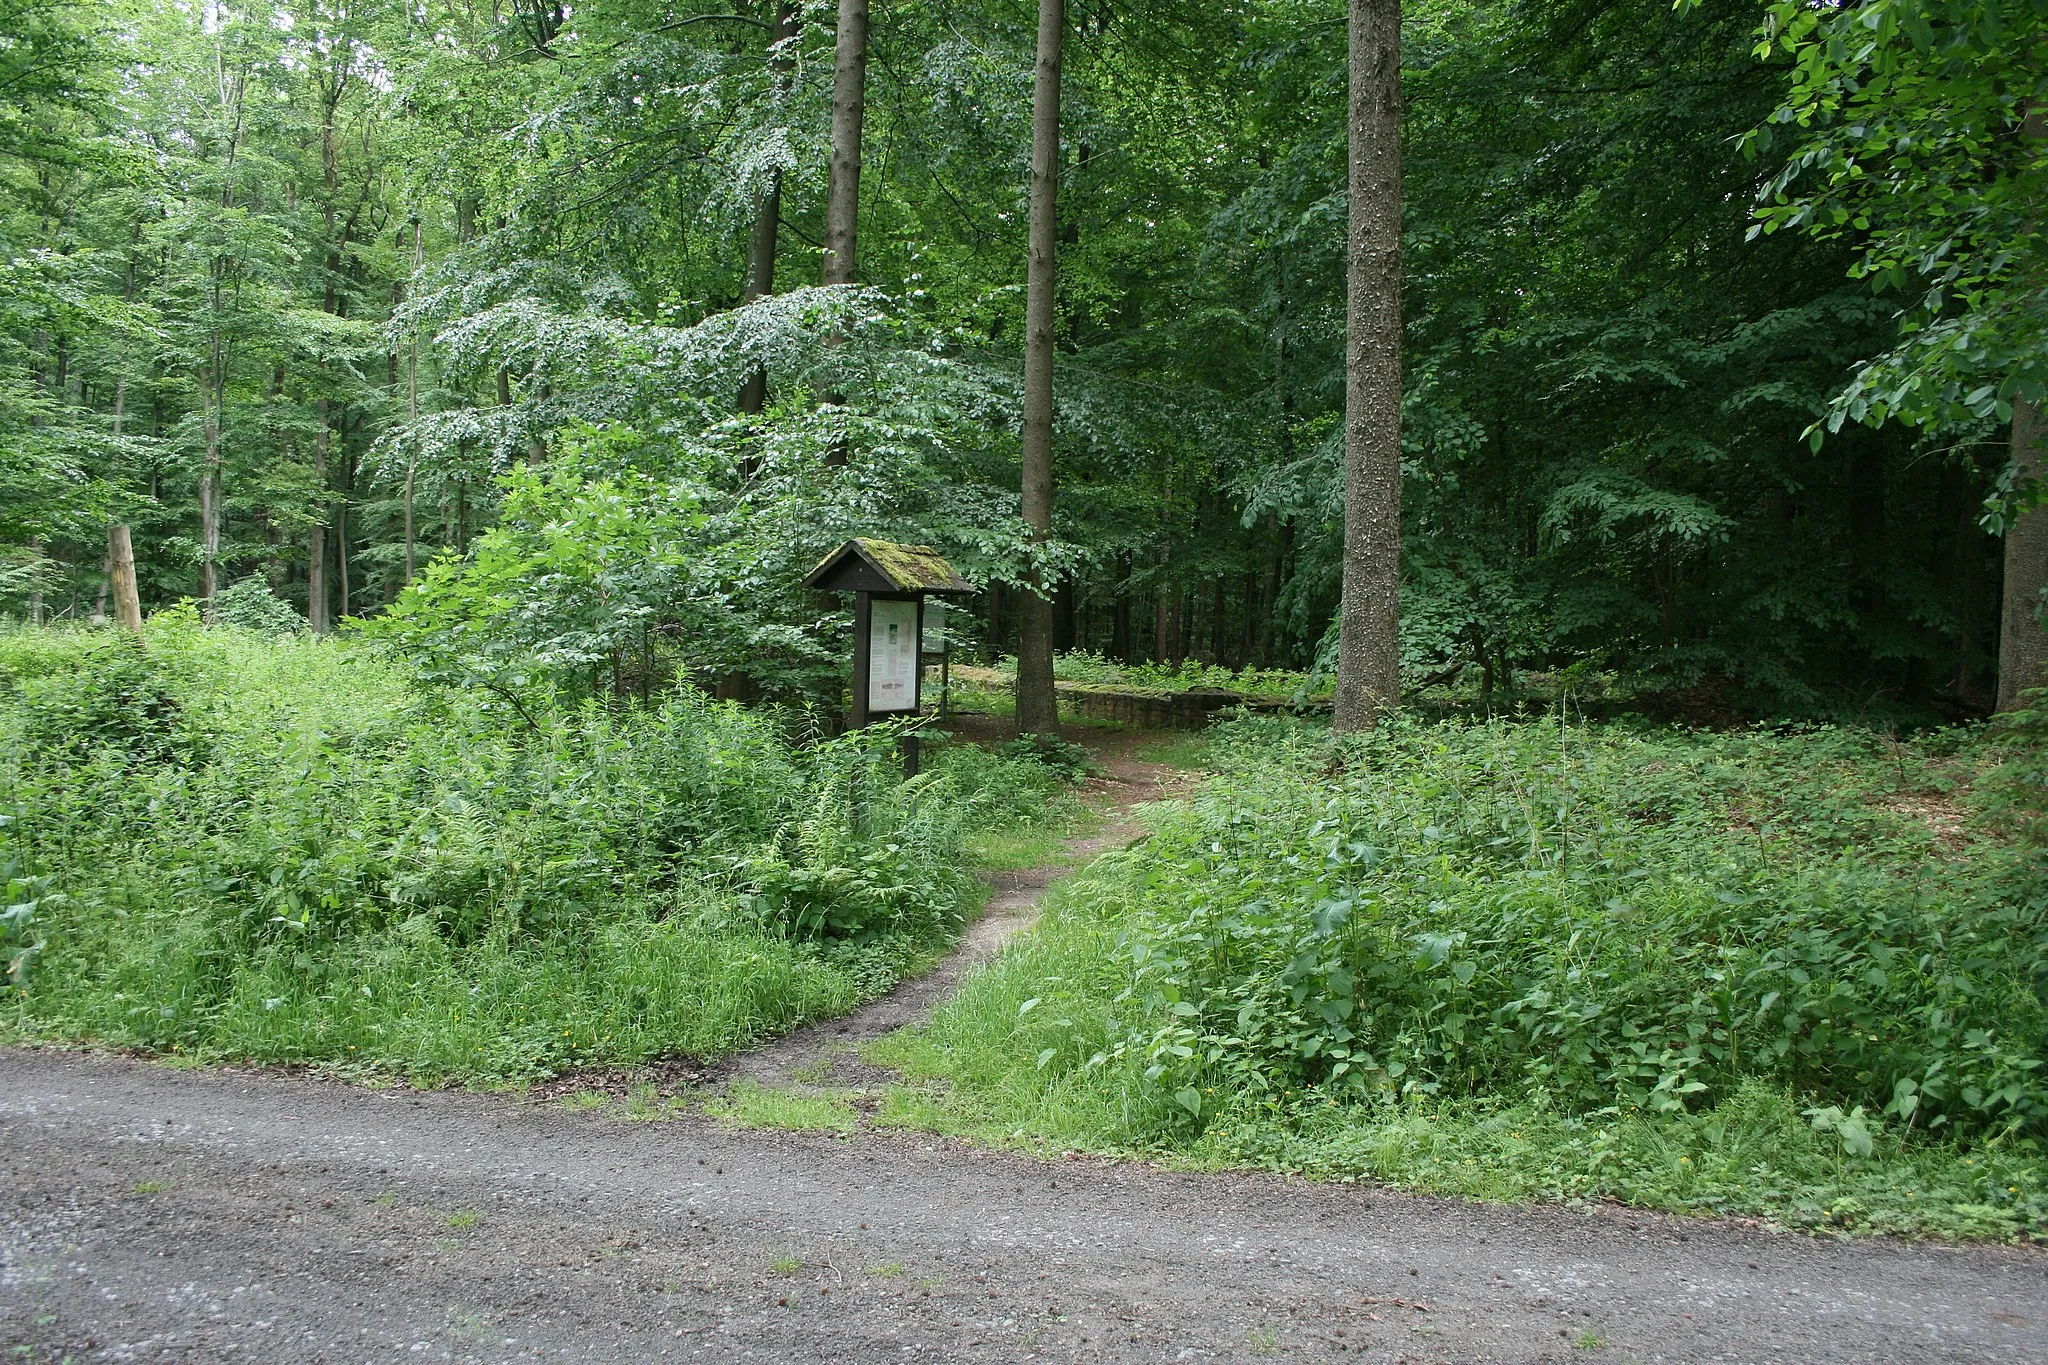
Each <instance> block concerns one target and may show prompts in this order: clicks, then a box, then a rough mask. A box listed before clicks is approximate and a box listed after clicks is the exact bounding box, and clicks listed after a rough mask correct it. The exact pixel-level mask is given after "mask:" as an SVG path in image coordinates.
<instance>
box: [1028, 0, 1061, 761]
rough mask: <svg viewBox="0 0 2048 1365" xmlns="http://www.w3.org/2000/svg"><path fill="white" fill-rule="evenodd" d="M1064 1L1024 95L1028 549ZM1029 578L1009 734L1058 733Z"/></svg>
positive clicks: (1041, 4) (1039, 442)
mask: <svg viewBox="0 0 2048 1365" xmlns="http://www.w3.org/2000/svg"><path fill="white" fill-rule="evenodd" d="M1066 8H1067V7H1066V0H1038V63H1037V67H1038V69H1037V73H1036V76H1035V78H1034V80H1033V82H1032V91H1031V231H1030V247H1031V254H1030V260H1029V264H1028V266H1027V269H1026V275H1025V285H1024V414H1023V417H1024V420H1023V438H1024V439H1023V461H1022V463H1023V469H1022V475H1023V478H1022V485H1023V497H1022V499H1021V504H1022V510H1023V514H1024V524H1025V525H1026V526H1027V527H1028V528H1029V530H1030V536H1031V539H1032V541H1033V542H1034V543H1041V544H1042V543H1043V542H1045V541H1047V540H1050V539H1051V538H1052V419H1053V404H1052V342H1053V337H1052V328H1053V290H1054V286H1055V284H1056V283H1057V280H1058V273H1057V263H1056V260H1055V252H1056V251H1057V250H1058V240H1059V184H1060V46H1061V43H1062V42H1063V41H1064V39H1065V37H1066V21H1067V14H1066ZM1040 577H1041V575H1040V574H1039V573H1038V571H1037V570H1036V569H1034V570H1032V572H1031V574H1030V578H1029V581H1028V582H1026V583H1025V585H1024V589H1025V590H1024V592H1023V594H1022V595H1021V597H1020V600H1019V606H1020V607H1021V608H1022V611H1021V612H1020V619H1019V622H1018V632H1017V733H1019V734H1023V735H1034V734H1035V735H1056V734H1058V733H1059V728H1060V716H1059V700H1058V697H1057V696H1056V695H1055V693H1054V692H1053V685H1052V600H1051V599H1050V598H1049V597H1047V596H1046V595H1045V585H1044V584H1043V583H1042V582H1040V581H1039V580H1040Z"/></svg>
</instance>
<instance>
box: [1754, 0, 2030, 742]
mask: <svg viewBox="0 0 2048 1365" xmlns="http://www.w3.org/2000/svg"><path fill="white" fill-rule="evenodd" d="M1773 49H1776V50H1778V51H1781V52H1783V53H1784V54H1785V55H1786V56H1788V57H1790V58H1791V60H1792V81H1791V89H1790V91H1789V93H1788V94H1787V96H1786V98H1785V101H1784V103H1783V105H1782V106H1781V107H1780V108H1779V109H1778V110H1777V111H1776V112H1775V113H1773V114H1772V115H1771V118H1770V120H1769V121H1768V122H1767V123H1766V124H1765V125H1764V126H1763V127H1762V128H1760V129H1758V130H1757V131H1756V132H1755V133H1754V134H1752V135H1751V138H1750V145H1751V147H1752V148H1754V149H1755V150H1758V151H1766V150H1770V149H1772V148H1773V147H1774V146H1775V144H1776V143H1777V142H1779V141H1780V140H1789V142H1790V143H1791V146H1790V148H1789V153H1790V154H1789V156H1788V159H1787V161H1786V163H1785V165H1784V167H1783V169H1781V170H1780V171H1778V172H1777V173H1776V174H1775V175H1774V176H1773V177H1772V178H1771V179H1770V181H1769V182H1768V183H1767V184H1766V185H1765V187H1764V190H1763V192H1762V194H1761V196H1760V203H1759V207H1758V212H1757V216H1758V218H1759V220H1760V221H1759V223H1758V227H1757V230H1758V231H1761V232H1775V231H1777V230H1779V229H1781V228H1788V227H1796V228H1801V229H1804V230H1806V231H1808V232H1811V233H1813V234H1815V235H1817V236H1820V237H1824V238H1829V237H1845V236H1852V235H1853V236H1854V237H1856V238H1857V239H1858V240H1859V241H1860V243H1861V245H1862V248H1863V249H1862V254H1861V256H1860V257H1859V258H1858V260H1857V261H1856V263H1855V265H1854V267H1853V269H1852V273H1853V274H1855V275H1857V276H1859V277H1862V278H1866V279H1868V280H1869V281H1870V282H1871V283H1872V285H1873V286H1875V287H1876V288H1878V289H1881V290H1886V291H1890V292H1895V293H1898V294H1901V295H1903V301H1904V306H1903V307H1902V309H1901V310H1900V313H1899V323H1900V326H1899V335H1898V339H1897V343H1896V344H1895V345H1894V346H1893V347H1892V348H1891V349H1890V350H1888V351H1886V352H1885V353H1883V354H1882V355H1879V356H1878V357H1877V358H1875V359H1873V360H1870V361H1868V362H1866V363H1865V364H1864V365H1862V366H1861V367H1860V369H1859V370H1858V371H1857V373H1856V374H1855V376H1854V377H1853V378H1852V379H1851V381H1850V382H1849V384H1848V385H1847V387H1846V388H1844V389H1843V390H1842V392H1841V393H1840V394H1839V395H1838V396H1837V397H1836V399H1835V401H1834V403H1833V405H1832V407H1831V409H1830V411H1829V413H1828V415H1827V419H1826V423H1825V427H1826V430H1827V431H1829V432H1839V431H1840V430H1841V429H1842V425H1843V423H1844V421H1845V420H1853V421H1859V422H1866V423H1869V424H1871V425H1873V426H1875V425H1881V424H1883V423H1884V422H1885V421H1886V420H1887V419H1888V418H1892V417H1896V418H1898V419H1900V420H1902V421H1904V422H1907V423H1909V424H1913V425H1916V426H1922V427H1927V428H1930V429H1933V430H1935V431H1937V432H1940V431H1947V432H1951V433H1955V432H1969V431H1971V430H1972V429H1973V428H1980V427H1982V426H1983V425H1984V424H1986V423H1987V422H2006V423H2009V424H2010V439H2011V447H2010V448H2011V459H2010V463H2009V465H2008V467H2007V471H2006V475H2005V478H2004V480H2003V484H2004V487H2005V488H2007V489H2010V490H2012V492H2013V493H2014V494H2016V495H2017V496H2016V497H2014V498H2010V499H2001V500H2000V505H1999V506H1998V507H1996V508H1995V509H1994V514H1993V518H1992V520H1993V521H1994V522H1995V523H1997V524H1999V525H2000V526H2001V527H2002V529H2004V530H2005V531H2006V555H2005V570H2006V572H2005V587H2004V608H2003V612H2002V617H2003V631H2002V636H2001V640H2000V647H1999V680H1998V709H1999V710H2001V711H2004V710H2010V709H2012V708H2013V707H2014V706H2016V705H2017V704H2018V700H2019V695H2020V693H2021V692H2022V691H2023V690H2025V689H2027V688H2030V687H2037V686H2040V685H2041V684H2042V683H2043V681H2044V677H2043V672H2044V667H2048V631H2044V630H2043V628H2042V626H2041V624H2040V619H2039V616H2040V610H2041V606H2042V601H2043V598H2042V594H2043V591H2044V589H2048V525H2043V524H2039V523H2040V522H2041V517H2040V514H2039V513H2037V512H2033V511H2030V510H2029V508H2030V507H2031V506H2032V504H2033V503H2035V502H2036V501H2038V500H2039V482H2038V476H2037V469H2038V466H2039V465H2040V462H2041V458H2042V451H2041V444H2040V443H2041V432H2042V420H2041V412H2040V404H2041V402H2042V399H2043V397H2044V394H2048V223H2044V222H2043V221H2042V215H2041V205H2042V204H2043V203H2044V202H2048V127H2044V124H2043V110H2044V109H2048V64H2044V62H2043V56H2044V53H2048V11H2044V10H2043V8H2042V6H2040V5H2039V4H2037V3H2033V0H1870V3H1867V4H1862V5H1856V6H1849V7H1844V8H1839V9H1838V8H1833V7H1821V6H1813V5H1807V4H1801V3H1797V0H1784V2H1783V3H1775V4H1773V5H1771V7H1770V8H1769V10H1768V11H1767V13H1766V16H1765V20H1764V25H1763V30H1762V41H1761V42H1760V43H1759V44H1758V53H1759V55H1767V54H1769V53H1770V52H1771V51H1772V50H1773ZM1821 434H1822V430H1821V427H1819V426H1816V427H1815V430H1814V435H1815V439H1816V441H1818V440H1819V439H1820V437H1821Z"/></svg>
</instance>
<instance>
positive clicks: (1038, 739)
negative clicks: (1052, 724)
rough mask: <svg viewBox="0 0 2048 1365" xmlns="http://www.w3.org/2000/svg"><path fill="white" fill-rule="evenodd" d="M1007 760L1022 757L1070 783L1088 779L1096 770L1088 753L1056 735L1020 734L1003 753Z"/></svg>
mask: <svg viewBox="0 0 2048 1365" xmlns="http://www.w3.org/2000/svg"><path fill="white" fill-rule="evenodd" d="M1000 752H1001V753H1002V755H1003V756H1004V757H1005V758H1021V759H1025V760H1028V761H1030V762H1033V763H1037V764H1040V765H1041V766H1043V767H1046V768H1050V769H1051V770H1052V771H1053V772H1055V773H1058V774H1059V775H1060V776H1061V777H1063V778H1065V779H1066V780H1067V781H1069V782H1078V781H1080V780H1081V779H1082V778H1084V777H1086V776H1087V775H1088V773H1089V770H1090V769H1091V768H1092V767H1093V761H1092V760H1091V759H1090V758H1089V755H1088V750H1087V749H1085V748H1083V747H1082V746H1081V745H1079V744H1075V743H1073V742H1072V741H1070V740H1064V739H1061V738H1060V737H1059V736H1057V735H1019V736H1017V737H1016V738H1015V739H1013V740H1011V741H1010V742H1009V743H1007V744H1005V745H1003V746H1002V749H1001V750H1000Z"/></svg>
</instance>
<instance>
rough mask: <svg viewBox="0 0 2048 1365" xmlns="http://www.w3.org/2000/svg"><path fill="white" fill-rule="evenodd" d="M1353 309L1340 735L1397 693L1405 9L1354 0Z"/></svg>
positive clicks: (1347, 375)
mask: <svg viewBox="0 0 2048 1365" xmlns="http://www.w3.org/2000/svg"><path fill="white" fill-rule="evenodd" d="M1350 55H1351V99H1350V152H1351V154H1350V172H1351V173H1350V238H1349V246H1348V250H1347V253H1346V255H1347V259H1348V262H1349V306H1348V310H1347V314H1346V325H1345V361H1344V594H1343V605H1342V608H1341V612H1342V616H1341V620H1340V623H1339V627H1338V628H1339V631H1340V635H1339V639H1338V645H1337V699H1336V710H1335V716H1334V724H1335V727H1336V729H1337V730H1338V731H1339V732H1340V733H1342V732H1345V731H1350V730H1359V729H1364V728H1366V727H1368V726H1370V725H1371V724H1372V723H1373V721H1374V720H1375V719H1376V718H1377V717H1378V716H1379V715H1381V714H1382V713H1383V712H1386V711H1389V710H1391V709H1392V708H1393V707H1394V705H1395V704H1396V702H1397V700H1398V699H1399V696H1400V687H1401V638H1400V624H1401V622H1400V591H1401V3H1400V0H1351V53H1350Z"/></svg>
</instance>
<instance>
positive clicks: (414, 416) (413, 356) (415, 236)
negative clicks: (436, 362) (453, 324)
mask: <svg viewBox="0 0 2048 1365" xmlns="http://www.w3.org/2000/svg"><path fill="white" fill-rule="evenodd" d="M426 259H427V258H426V248H425V246H424V245H423V243H422V240H421V237H420V220H419V219H417V218H415V219H413V220H412V274H413V278H414V279H415V280H417V279H418V278H419V274H420V271H421V270H422V269H424V268H425V266H426ZM405 424H406V437H405V447H406V451H405V581H406V582H408V583H410V582H412V579H413V528H412V486H413V475H414V474H415V472H416V471H417V470H418V468H419V450H420V438H419V427H420V334H419V330H418V329H417V328H415V329H414V330H413V334H412V345H411V346H410V347H408V348H407V349H406V353H405Z"/></svg>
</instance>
